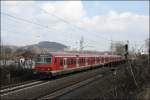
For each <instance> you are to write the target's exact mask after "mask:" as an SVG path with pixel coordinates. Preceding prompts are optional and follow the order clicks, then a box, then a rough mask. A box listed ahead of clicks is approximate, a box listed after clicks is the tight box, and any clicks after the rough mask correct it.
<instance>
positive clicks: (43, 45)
mask: <svg viewBox="0 0 150 100" xmlns="http://www.w3.org/2000/svg"><path fill="white" fill-rule="evenodd" d="M23 48H24V49H27V50H32V49H39V50H46V51H64V49H65V48H67V46H66V45H64V44H61V43H57V42H49V41H42V42H39V43H38V44H33V45H28V46H24V47H23Z"/></svg>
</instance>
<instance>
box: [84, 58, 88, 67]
mask: <svg viewBox="0 0 150 100" xmlns="http://www.w3.org/2000/svg"><path fill="white" fill-rule="evenodd" d="M87 65H88V58H85V66H87Z"/></svg>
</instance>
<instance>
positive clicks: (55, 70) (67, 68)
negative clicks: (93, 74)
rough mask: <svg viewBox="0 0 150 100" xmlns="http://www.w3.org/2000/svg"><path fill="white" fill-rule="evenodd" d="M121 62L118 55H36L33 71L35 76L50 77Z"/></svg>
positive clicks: (120, 57)
mask: <svg viewBox="0 0 150 100" xmlns="http://www.w3.org/2000/svg"><path fill="white" fill-rule="evenodd" d="M123 60H124V57H122V56H118V55H92V54H73V53H56V52H55V53H54V52H53V53H47V54H40V55H38V57H37V59H36V64H35V67H34V68H33V70H34V74H35V75H44V76H45V75H46V76H50V77H51V76H55V75H60V74H65V73H70V72H74V71H79V70H84V69H89V68H92V67H97V66H100V65H105V64H108V63H110V62H119V61H123Z"/></svg>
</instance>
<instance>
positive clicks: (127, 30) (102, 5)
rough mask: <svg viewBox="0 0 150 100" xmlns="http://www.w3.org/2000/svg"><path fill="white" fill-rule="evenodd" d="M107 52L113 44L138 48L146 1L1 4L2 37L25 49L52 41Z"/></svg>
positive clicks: (143, 29)
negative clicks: (125, 43) (25, 46)
mask: <svg viewBox="0 0 150 100" xmlns="http://www.w3.org/2000/svg"><path fill="white" fill-rule="evenodd" d="M81 37H83V38H84V49H85V50H97V51H105V50H109V48H110V43H111V40H112V41H122V42H125V41H127V40H129V43H130V45H131V46H139V47H141V46H142V45H143V44H144V41H145V40H146V39H147V38H149V1H2V3H1V38H2V42H3V43H4V44H9V45H17V46H24V45H30V44H35V43H38V42H39V41H54V42H59V43H63V44H65V45H67V46H70V47H71V48H77V49H79V41H80V39H81Z"/></svg>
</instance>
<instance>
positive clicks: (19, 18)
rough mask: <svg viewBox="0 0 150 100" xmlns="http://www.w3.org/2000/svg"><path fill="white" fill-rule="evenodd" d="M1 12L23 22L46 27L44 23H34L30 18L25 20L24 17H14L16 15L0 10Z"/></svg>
mask: <svg viewBox="0 0 150 100" xmlns="http://www.w3.org/2000/svg"><path fill="white" fill-rule="evenodd" d="M1 14H3V15H6V16H9V17H11V18H14V19H17V20H21V21H24V22H26V23H30V24H34V25H38V26H40V27H44V28H48V26H46V25H42V24H39V23H35V22H33V21H30V20H27V19H24V18H21V17H16V16H13V15H11V14H8V13H5V12H1Z"/></svg>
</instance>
